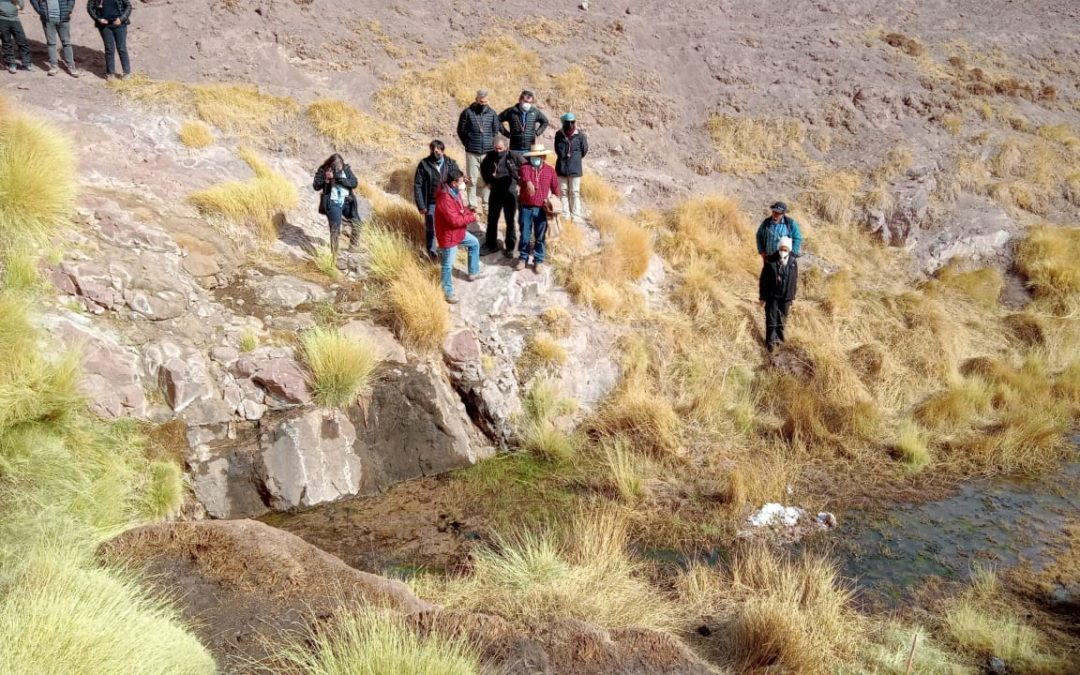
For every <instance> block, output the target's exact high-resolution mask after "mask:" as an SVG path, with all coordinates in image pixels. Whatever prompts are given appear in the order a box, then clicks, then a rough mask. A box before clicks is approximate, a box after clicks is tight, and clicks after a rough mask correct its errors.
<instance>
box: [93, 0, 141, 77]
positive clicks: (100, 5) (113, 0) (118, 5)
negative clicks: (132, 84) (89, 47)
mask: <svg viewBox="0 0 1080 675" xmlns="http://www.w3.org/2000/svg"><path fill="white" fill-rule="evenodd" d="M86 10H87V12H89V13H90V18H91V19H93V20H94V25H95V26H97V29H98V32H99V33H101V42H102V44H103V45H104V47H105V79H106V80H111V79H113V78H120V79H123V78H125V77H129V76H130V75H131V62H130V60H129V59H128V50H127V29H128V24H129V23H131V0H89V2H88V3H87V5H86ZM117 56H119V57H120V68H121V69H123V74H122V75H121V74H120V73H119V72H117V70H116V57H117Z"/></svg>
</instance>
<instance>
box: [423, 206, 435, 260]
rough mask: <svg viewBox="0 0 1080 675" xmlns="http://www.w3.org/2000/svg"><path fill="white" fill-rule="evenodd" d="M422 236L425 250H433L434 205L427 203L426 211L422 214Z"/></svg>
mask: <svg viewBox="0 0 1080 675" xmlns="http://www.w3.org/2000/svg"><path fill="white" fill-rule="evenodd" d="M424 237H425V239H426V241H425V242H424V243H425V244H427V250H429V251H431V252H432V253H434V252H435V248H436V246H435V205H434V204H428V205H427V213H426V214H424Z"/></svg>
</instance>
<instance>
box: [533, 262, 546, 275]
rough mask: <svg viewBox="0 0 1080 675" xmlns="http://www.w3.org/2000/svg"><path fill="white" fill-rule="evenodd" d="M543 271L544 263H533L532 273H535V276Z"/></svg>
mask: <svg viewBox="0 0 1080 675" xmlns="http://www.w3.org/2000/svg"><path fill="white" fill-rule="evenodd" d="M543 271H544V263H542V262H538V263H533V272H535V273H536V274H540V273H541V272H543Z"/></svg>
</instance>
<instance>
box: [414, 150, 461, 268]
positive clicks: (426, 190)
mask: <svg viewBox="0 0 1080 675" xmlns="http://www.w3.org/2000/svg"><path fill="white" fill-rule="evenodd" d="M428 148H429V149H430V150H431V154H429V155H428V156H427V157H425V158H423V159H422V160H420V163H419V164H417V165H416V175H415V176H414V177H413V199H414V200H415V201H416V208H417V209H418V210H419V211H420V215H422V216H424V227H425V242H424V244H425V246H426V247H427V250H428V253H429V254H430V255H431V257H432V259H434V258H436V257H437V256H438V250H437V248H436V246H435V195H436V194H437V193H438V191H439V186H440V185H442V184H443V183H445V182H446V177H447V176H448V175H450V170H451V169H457V170H458V171H459V172H460V171H461V169H460V168H458V165H457V162H455V161H454V160H452V159H450V158H449V157H447V156H446V144H445V143H443V142H442V141H440V140H439V139H437V138H436V139H435V140H433V141H432V142H431V143H430V144H429V145H428ZM465 182H466V184H468V182H469V179H468V177H466V178H465Z"/></svg>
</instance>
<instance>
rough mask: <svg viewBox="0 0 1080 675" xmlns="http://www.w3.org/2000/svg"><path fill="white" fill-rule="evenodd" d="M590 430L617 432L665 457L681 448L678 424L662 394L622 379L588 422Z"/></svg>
mask: <svg viewBox="0 0 1080 675" xmlns="http://www.w3.org/2000/svg"><path fill="white" fill-rule="evenodd" d="M591 427H592V431H593V432H594V433H597V434H600V435H603V436H612V437H616V436H621V437H623V438H625V439H627V440H628V441H630V442H631V443H632V444H633V447H634V448H635V449H636V450H639V451H641V452H644V453H646V454H649V455H651V456H654V457H658V458H665V457H671V456H673V455H676V454H678V453H679V452H680V451H681V449H682V438H681V432H682V424H681V423H680V421H679V417H678V415H676V414H675V410H674V409H673V408H672V406H671V402H670V401H668V400H667V399H666V398H665V397H663V396H660V395H658V394H656V393H653V392H651V391H648V390H647V389H646V388H644V387H641V386H634V384H633V379H632V378H631V380H630V381H629V382H628V381H626V380H625V379H624V382H623V384H622V385H621V386H620V389H619V390H618V391H617V392H616V393H615V394H614V395H612V396H610V397H609V398H608V399H607V400H606V401H605V402H604V404H603V405H602V406H601V407H600V410H599V411H598V412H597V414H596V415H595V416H594V418H593V420H592V422H591Z"/></svg>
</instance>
